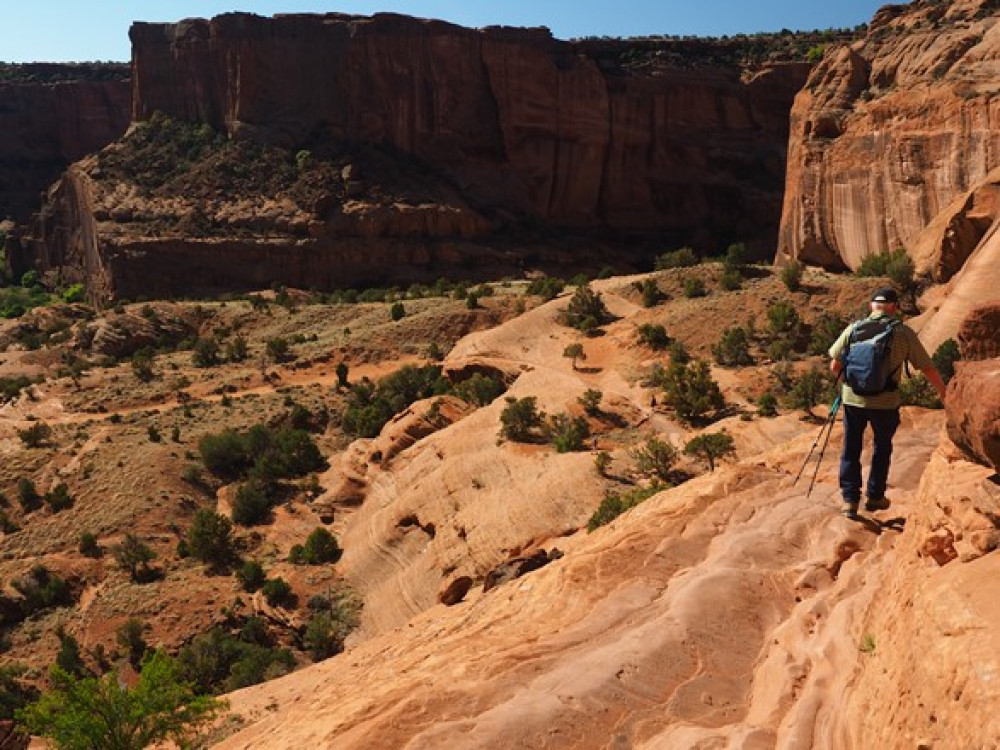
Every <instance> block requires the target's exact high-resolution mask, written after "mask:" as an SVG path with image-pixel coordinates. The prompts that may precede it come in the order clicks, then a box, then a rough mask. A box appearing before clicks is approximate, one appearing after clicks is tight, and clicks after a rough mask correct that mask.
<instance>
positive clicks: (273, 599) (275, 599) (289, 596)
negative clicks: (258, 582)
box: [260, 578, 294, 607]
mask: <svg viewBox="0 0 1000 750" xmlns="http://www.w3.org/2000/svg"><path fill="white" fill-rule="evenodd" d="M260 590H261V592H262V593H263V594H264V598H265V599H267V603H268V604H270V605H271V606H272V607H287V606H291V605H292V603H293V602H294V595H293V593H292V587H291V586H290V585H288V581H286V580H285V579H284V578H271V579H268V581H267V583H265V584H264V585H263V586H261V587H260Z"/></svg>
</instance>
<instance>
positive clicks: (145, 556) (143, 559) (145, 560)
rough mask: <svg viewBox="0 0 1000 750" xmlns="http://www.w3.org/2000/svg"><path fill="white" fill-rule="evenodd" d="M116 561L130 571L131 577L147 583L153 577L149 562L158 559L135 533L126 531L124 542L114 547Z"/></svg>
mask: <svg viewBox="0 0 1000 750" xmlns="http://www.w3.org/2000/svg"><path fill="white" fill-rule="evenodd" d="M114 556H115V562H117V563H118V565H119V567H121V568H122V569H123V570H126V571H128V574H129V578H131V579H132V580H133V581H135V582H136V583H146V582H148V581H150V580H152V579H153V577H154V576H153V570H152V568H150V567H149V564H150V563H151V562H152V561H153V560H155V559H156V553H155V552H153V550H152V549H150V547H149V545H147V544H146V543H145V542H143V541H142V540H141V539H139V537H137V536H136V535H135V534H132V533H128V532H126V534H125V538H124V539H123V540H122V543H121V544H119V545H117V546H116V547H115V548H114Z"/></svg>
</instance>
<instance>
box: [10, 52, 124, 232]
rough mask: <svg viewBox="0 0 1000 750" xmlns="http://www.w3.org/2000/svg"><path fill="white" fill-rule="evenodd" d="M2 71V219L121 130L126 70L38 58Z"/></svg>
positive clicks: (22, 212) (17, 216)
mask: <svg viewBox="0 0 1000 750" xmlns="http://www.w3.org/2000/svg"><path fill="white" fill-rule="evenodd" d="M2 72H3V73H4V75H3V76H0V78H2V79H3V80H0V101H3V106H2V107H0V132H2V133H3V136H4V137H3V138H2V139H0V220H3V219H4V218H11V219H14V220H15V221H23V220H24V219H26V218H27V217H28V216H29V215H30V214H31V213H32V212H33V211H37V210H38V206H39V202H40V198H39V196H40V195H41V193H42V192H43V191H44V190H45V188H46V187H48V185H49V184H50V183H52V182H53V181H55V180H56V179H57V178H58V177H59V174H60V173H61V172H62V171H63V170H64V169H65V168H66V167H67V166H68V165H69V164H70V163H71V162H73V161H76V160H77V159H79V158H81V157H82V156H84V155H85V154H87V153H90V152H92V151H97V150H98V149H100V148H102V147H104V146H106V145H107V144H108V143H110V142H111V141H113V140H115V139H116V138H118V137H120V136H121V135H122V133H124V132H125V128H126V127H127V125H128V122H129V113H130V107H131V99H130V96H131V94H130V91H129V82H128V81H127V80H124V78H125V77H126V76H127V75H128V68H127V67H126V66H124V65H98V64H94V65H93V66H86V65H51V64H37V65H18V66H4V68H3V71H2ZM100 78H110V79H111V80H98V79H100Z"/></svg>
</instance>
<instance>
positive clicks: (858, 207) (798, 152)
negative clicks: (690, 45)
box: [778, 0, 1000, 281]
mask: <svg viewBox="0 0 1000 750" xmlns="http://www.w3.org/2000/svg"><path fill="white" fill-rule="evenodd" d="M997 7H998V6H997V3H996V2H995V0H955V1H954V2H948V3H940V2H929V1H926V0H917V2H913V3H911V4H909V5H906V6H903V5H891V6H886V7H884V8H882V9H881V10H880V11H879V12H878V13H877V14H876V16H875V18H874V19H873V21H872V23H871V26H870V28H869V33H868V36H867V38H866V39H864V40H863V41H860V42H857V43H854V44H853V45H849V46H848V45H843V46H840V47H837V48H834V49H831V50H828V52H827V54H826V56H825V58H824V59H823V61H822V63H821V64H820V65H818V66H817V67H816V69H815V70H814V71H813V73H812V74H811V75H810V77H809V80H808V82H807V84H806V86H805V88H804V89H803V90H802V91H801V92H800V93H799V95H798V96H797V97H796V100H795V105H794V107H793V110H792V117H791V134H790V140H789V151H788V163H789V168H788V175H787V179H786V190H785V197H784V209H783V213H782V220H781V230H780V237H779V244H778V257H779V260H780V259H783V258H784V259H787V258H800V259H802V260H803V261H805V262H808V263H815V264H820V265H823V266H826V267H828V268H851V269H855V268H857V267H858V265H859V264H860V263H861V261H862V259H863V258H864V257H865V256H867V255H870V254H873V253H879V252H882V251H887V250H890V251H891V250H895V249H896V248H898V247H904V248H907V249H908V250H912V248H913V245H914V242H915V240H916V238H917V237H918V235H919V234H920V233H921V231H922V230H924V229H925V227H927V226H928V225H929V224H931V222H932V221H933V220H934V219H935V217H937V216H938V215H939V214H940V213H941V212H942V211H944V210H945V209H946V208H947V207H948V206H949V204H951V203H952V202H953V201H955V200H956V199H958V198H959V197H960V196H962V195H963V194H966V193H967V191H970V190H972V189H973V188H975V187H977V186H978V185H980V183H982V182H983V181H984V179H985V178H986V176H987V174H988V173H989V172H990V171H991V170H992V169H993V168H995V167H997V166H998V165H1000V158H998V154H1000V150H998V146H1000V131H998V129H997V127H996V119H997V112H998V110H997V108H998V106H1000V105H998V102H1000V98H998V89H997V85H996V76H997V71H998V69H1000V27H998V25H997V23H996V21H997V17H996V15H995V12H996V10H997ZM980 197H982V194H981V195H980ZM972 213H973V214H974V213H976V212H975V211H972ZM989 223H990V221H987V222H986V226H988V225H989ZM986 226H983V223H982V221H977V220H975V219H974V218H971V219H970V220H969V221H967V222H965V224H963V225H962V226H961V227H959V228H960V229H962V230H963V231H962V232H961V233H957V234H956V232H955V231H954V230H955V229H956V228H955V227H952V230H953V231H952V232H951V233H950V235H951V237H950V238H945V237H943V236H942V238H941V239H942V240H943V242H942V243H941V246H939V247H937V248H935V249H934V251H933V252H932V253H931V254H927V253H926V252H923V251H922V252H920V253H918V254H917V255H918V257H917V258H916V259H917V261H918V270H919V271H922V272H925V273H928V274H930V275H932V276H933V277H934V279H935V280H936V281H945V280H947V279H948V278H950V277H951V275H952V274H954V273H955V272H957V271H958V269H959V268H961V267H962V264H963V263H964V261H965V259H966V258H967V257H968V255H969V254H970V253H971V252H972V250H973V249H974V248H975V246H976V244H977V243H978V240H979V238H981V237H982V234H983V232H984V231H985V229H986ZM945 240H946V241H945Z"/></svg>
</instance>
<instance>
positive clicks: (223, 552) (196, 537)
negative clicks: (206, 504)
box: [187, 508, 235, 568]
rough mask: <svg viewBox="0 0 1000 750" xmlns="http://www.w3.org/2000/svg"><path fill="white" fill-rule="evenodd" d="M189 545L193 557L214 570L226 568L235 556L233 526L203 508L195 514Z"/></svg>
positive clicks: (208, 509) (189, 535)
mask: <svg viewBox="0 0 1000 750" xmlns="http://www.w3.org/2000/svg"><path fill="white" fill-rule="evenodd" d="M187 544H188V552H189V554H190V555H191V556H192V557H194V558H195V559H197V560H201V561H202V562H203V563H206V564H207V565H209V566H211V567H213V568H222V567H225V566H226V565H228V564H229V562H230V561H231V560H232V559H233V557H234V556H235V549H234V547H233V526H232V524H231V523H230V522H229V519H228V518H226V517H225V516H221V515H219V514H218V513H216V512H215V511H214V510H212V509H210V508H201V509H199V510H198V512H197V513H195V514H194V518H193V519H192V521H191V528H189V529H188V533H187Z"/></svg>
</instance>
